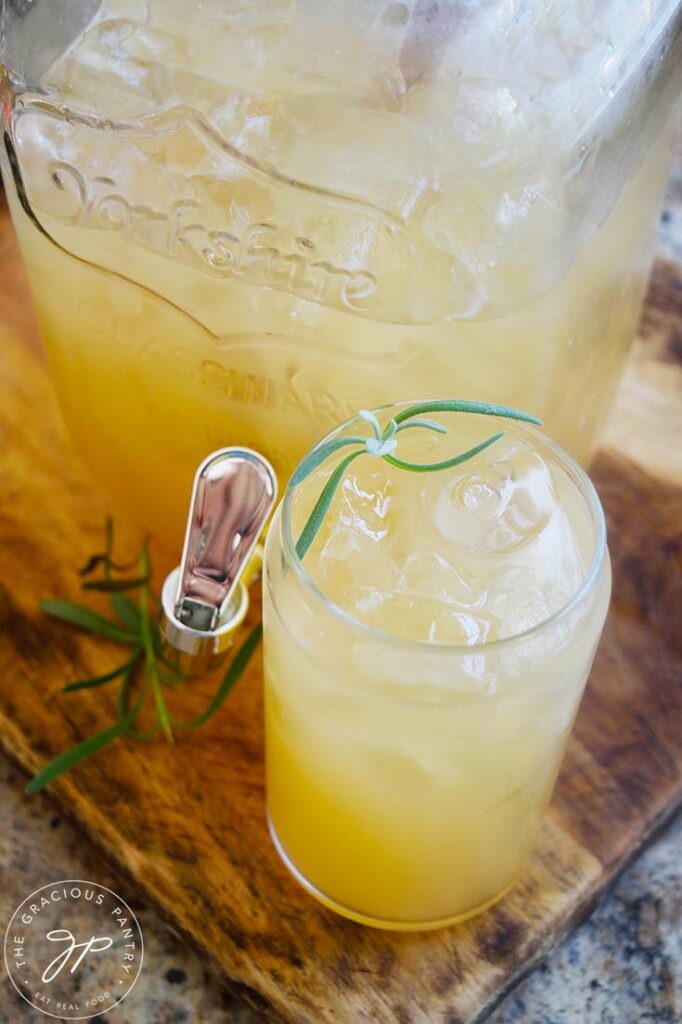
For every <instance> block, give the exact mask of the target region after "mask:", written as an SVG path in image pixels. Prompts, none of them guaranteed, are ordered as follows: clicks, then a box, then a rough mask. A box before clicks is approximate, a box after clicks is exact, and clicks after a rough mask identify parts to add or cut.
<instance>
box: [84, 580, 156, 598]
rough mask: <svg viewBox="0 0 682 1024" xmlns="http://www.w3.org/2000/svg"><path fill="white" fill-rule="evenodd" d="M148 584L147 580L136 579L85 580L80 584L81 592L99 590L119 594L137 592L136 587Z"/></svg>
mask: <svg viewBox="0 0 682 1024" xmlns="http://www.w3.org/2000/svg"><path fill="white" fill-rule="evenodd" d="M147 582H148V578H146V579H145V578H143V577H141V576H140V577H138V578H136V579H128V580H126V579H119V580H112V579H109V580H87V581H86V582H85V583H82V584H81V586H82V587H83V590H101V591H103V592H104V593H111V594H114V593H119V592H121V591H124V590H137V589H138V587H141V586H143V584H145V583H147Z"/></svg>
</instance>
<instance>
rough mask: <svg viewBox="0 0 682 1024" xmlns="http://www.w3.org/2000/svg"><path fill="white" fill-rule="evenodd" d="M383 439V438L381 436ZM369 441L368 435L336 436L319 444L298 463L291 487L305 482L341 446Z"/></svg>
mask: <svg viewBox="0 0 682 1024" xmlns="http://www.w3.org/2000/svg"><path fill="white" fill-rule="evenodd" d="M379 440H381V438H379ZM366 441H367V438H366V437H335V438H333V439H332V440H331V441H328V442H327V443H326V444H321V445H318V446H317V448H313V450H312V451H311V452H310V454H309V455H306V457H305V458H304V459H303V461H302V462H301V463H300V464H299V465H298V467H297V469H296V470H295V471H294V474H293V476H292V478H291V481H290V486H291V487H296V485H297V484H300V483H302V482H303V480H305V479H306V477H309V476H310V474H311V473H313V472H314V471H315V470H316V469H317V467H318V466H321V465H322V463H323V462H324V461H325V459H328V458H329V456H330V455H333V454H334V452H337V451H338V450H339V449H340V448H345V447H346V446H347V445H349V444H362V445H364V444H365V442H366Z"/></svg>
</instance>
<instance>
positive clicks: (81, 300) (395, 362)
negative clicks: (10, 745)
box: [0, 0, 682, 546]
mask: <svg viewBox="0 0 682 1024" xmlns="http://www.w3.org/2000/svg"><path fill="white" fill-rule="evenodd" d="M0 11H1V15H0V17H1V21H0V64H1V65H2V67H1V68H0V101H1V105H2V118H3V142H2V146H1V147H0V162H1V166H2V174H3V178H4V181H5V185H6V189H7V192H8V198H9V202H10V206H11V209H12V214H13V217H14V222H15V225H16V229H17V232H18V235H19V239H20V243H21V248H22V252H23V256H24V259H25V262H26V266H27V268H28V273H29V278H30V281H31V285H32V291H33V296H34V302H35V307H36V311H37V314H38V318H39V321H40V326H41V329H42V333H43V336H44V338H45V342H46V345H47V350H48V356H49V362H50V367H51V372H52V375H53V378H54V381H55V384H56V386H57V390H58V394H59V398H60V402H61V406H62V409H63V411H64V415H65V418H66V420H67V423H68V425H69V427H70V430H71V432H72V435H73V438H74V440H75V443H76V446H77V448H78V450H79V451H80V452H81V453H82V455H83V456H84V457H85V459H86V460H87V461H89V463H90V464H91V465H92V466H93V468H94V469H95V470H96V471H98V472H99V473H100V474H101V476H102V477H103V478H105V479H106V481H107V483H108V485H109V486H110V488H111V490H112V492H113V493H114V494H116V495H117V496H118V497H119V499H122V500H123V501H124V502H125V503H127V505H128V507H129V508H130V509H132V510H134V511H135V512H136V513H138V514H141V516H142V518H143V519H146V520H147V522H148V523H149V524H154V529H155V530H156V532H157V534H158V535H159V536H160V538H161V539H164V540H166V541H167V542H168V543H172V544H173V545H174V546H177V544H178V543H179V540H180V538H181V535H182V521H183V518H184V496H185V494H186V493H187V490H188V488H189V486H190V484H191V480H192V475H193V472H194V467H195V466H196V465H197V464H198V463H199V462H200V461H201V459H202V458H203V456H204V455H205V454H206V452H207V451H210V450H213V449H215V448H218V447H220V446H223V445H225V444H237V443H238V444H242V445H247V446H250V447H252V448H255V449H257V450H260V451H262V452H263V453H264V454H265V455H266V456H267V457H268V458H269V459H270V460H271V461H272V462H273V464H274V465H275V468H276V469H277V471H278V474H279V476H280V478H281V479H282V481H284V480H286V479H287V477H288V476H289V474H290V472H291V470H292V469H293V467H294V466H295V464H296V462H297V461H298V459H299V458H300V456H301V454H302V453H303V451H304V450H305V449H306V448H307V447H308V446H309V445H310V444H311V443H312V441H313V440H314V438H315V437H317V436H319V435H320V433H321V432H323V431H324V430H325V429H330V428H331V426H332V425H333V424H334V423H337V422H339V421H340V420H342V419H344V418H346V417H347V416H348V415H350V414H351V413H353V412H354V411H356V410H357V409H358V408H360V407H363V406H365V407H371V406H375V405H378V404H380V403H382V402H384V401H387V400H390V399H392V398H395V397H396V396H397V395H401V394H406V393H409V394H412V395H414V396H415V397H429V396H431V395H433V394H441V393H443V392H444V391H446V392H447V393H449V394H454V395H457V394H459V395H462V396H466V397H468V398H474V399H481V400H489V401H497V402H506V403H509V404H514V405H517V406H520V407H522V408H526V409H529V410H531V411H532V412H534V413H535V414H537V415H538V416H540V417H542V418H543V419H544V421H545V423H546V425H547V427H548V430H549V431H550V433H551V434H552V435H553V436H554V437H556V438H557V439H558V440H559V441H560V442H561V443H563V444H564V445H565V446H566V447H567V448H568V449H569V450H570V451H571V452H572V453H573V454H574V455H575V456H576V457H577V458H578V459H580V460H581V461H583V462H585V461H586V460H588V459H589V457H590V454H591V452H592V450H593V447H594V444H595V439H596V437H597V435H598V431H599V427H600V425H601V423H602V422H603V419H604V417H605V414H606V411H607V409H608V406H609V401H610V399H611V396H612V393H613V391H614V387H615V384H616V382H617V379H618V373H619V370H620V367H621V365H622V362H623V358H624V354H625V352H626V349H627V345H628V342H629V340H630V338H631V336H632V334H633V331H634V328H635V325H636V322H637V316H638V312H639V308H640V303H641V299H642V295H643V290H644V286H645V281H646V275H647V272H648V268H649V261H650V254H651V247H652V240H653V235H654V227H655V223H656V217H657V212H658V209H659V206H660V203H661V197H662V193H663V188H664V182H665V178H666V169H667V166H668V161H669V152H670V145H671V139H672V135H673V127H674V123H675V101H676V98H677V96H678V93H679V79H680V71H681V69H682V59H680V58H681V43H680V21H681V12H680V5H679V3H678V2H677V0H646V2H645V0H567V2H565V3H562V4H547V3H545V2H544V0H512V2H509V0H485V2H484V0H406V2H392V0H339V2H329V3H317V2H313V0H258V2H255V3H254V2H253V0H248V2H247V0H203V2H202V3H201V4H200V5H197V4H196V3H194V2H191V0H154V2H150V0H49V2H47V0H0Z"/></svg>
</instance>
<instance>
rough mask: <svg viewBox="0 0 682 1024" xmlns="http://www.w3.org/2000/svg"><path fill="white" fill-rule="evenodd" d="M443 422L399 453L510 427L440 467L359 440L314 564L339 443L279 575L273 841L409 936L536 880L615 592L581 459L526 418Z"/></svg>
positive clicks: (272, 681)
mask: <svg viewBox="0 0 682 1024" xmlns="http://www.w3.org/2000/svg"><path fill="white" fill-rule="evenodd" d="M404 408H405V406H390V407H388V408H384V409H382V410H378V411H377V415H378V417H379V420H380V425H381V427H382V428H383V427H385V426H386V425H387V423H388V422H389V418H390V417H391V416H396V413H399V412H400V411H401V409H404ZM429 417H430V418H434V419H436V420H439V421H440V424H441V426H447V427H448V428H452V429H451V438H450V439H448V438H443V437H442V436H436V435H435V434H433V435H432V437H431V438H430V440H427V441H425V440H424V435H426V434H428V431H427V430H424V429H420V430H419V431H412V432H410V434H409V435H408V434H402V433H401V434H400V447H399V450H398V452H396V455H398V457H399V458H400V459H401V460H404V459H407V460H408V461H411V462H413V463H414V462H419V463H438V462H439V461H440V460H441V459H449V458H451V457H452V456H453V455H455V454H457V453H458V452H461V451H463V450H466V449H469V448H473V447H474V445H478V444H479V443H480V442H482V441H483V440H484V439H485V438H487V437H489V436H490V435H494V434H495V433H496V431H498V430H500V429H506V436H504V437H501V438H499V439H498V440H497V441H496V442H495V443H494V444H492V445H491V446H490V447H488V448H487V449H486V450H485V451H483V452H481V453H479V454H478V455H477V456H476V457H475V458H474V459H472V460H470V461H467V462H465V463H463V464H461V465H459V466H457V467H453V468H446V469H444V470H441V471H438V472H432V473H426V472H422V473H412V472H406V471H405V470H404V469H401V468H394V466H393V465H388V464H387V463H385V462H383V461H382V460H381V459H377V458H371V457H370V456H369V454H367V453H366V452H363V453H362V454H361V456H360V457H359V458H357V459H356V460H355V461H353V463H352V465H348V466H347V467H346V470H345V473H344V475H343V479H342V482H341V484H340V485H339V486H338V488H337V490H336V493H335V496H334V499H333V502H332V504H331V506H330V508H329V511H328V512H327V514H326V517H325V520H324V522H323V524H322V527H321V529H320V531H319V533H318V535H317V537H316V538H315V540H314V541H313V543H312V544H311V545H310V547H309V549H308V550H307V551H306V552H305V553H304V554H303V557H300V553H301V551H302V547H301V545H300V544H299V538H300V537H301V536H302V533H303V526H304V524H305V522H306V519H307V517H308V515H309V514H310V511H311V509H312V508H313V505H314V504H315V502H316V500H317V498H318V496H319V495H320V494H321V493H322V492H323V489H324V488H325V487H326V486H327V484H328V481H330V480H331V478H332V473H333V471H334V470H335V469H336V467H337V466H339V464H340V462H341V459H342V458H344V457H348V456H346V453H347V452H352V451H353V447H348V446H339V447H338V448H337V449H336V451H335V452H333V453H332V454H331V455H329V456H328V458H327V459H326V460H325V461H324V462H322V463H321V465H320V467H319V468H318V469H316V470H315V471H314V472H313V473H312V474H311V475H310V476H309V477H307V478H306V479H304V480H303V481H302V482H300V483H298V482H297V481H296V478H294V484H295V486H290V487H289V488H288V489H287V492H286V494H285V497H284V500H283V502H282V504H281V506H280V508H279V510H278V512H277V514H276V516H275V519H274V520H273V525H272V527H271V529H270V531H269V534H268V539H267V545H266V552H265V574H264V586H263V629H264V632H263V642H264V666H265V727H266V765H267V804H268V818H269V823H270V828H271V832H272V836H273V839H274V841H275V844H276V846H277V848H278V850H279V852H280V855H281V856H282V858H283V860H284V861H285V863H286V864H287V866H288V867H289V869H290V870H291V871H292V873H293V874H294V875H295V876H296V878H297V879H298V880H299V882H301V883H302V884H303V885H304V887H305V888H306V889H307V890H308V891H309V892H311V893H312V894H313V895H314V896H316V897H317V898H318V899H319V900H321V901H322V902H323V903H325V904H326V905H327V906H329V907H331V908H332V909H335V910H336V911H338V912H339V913H342V914H344V915H346V916H348V917H352V918H354V919H356V920H359V921H362V922H363V923H365V924H373V925H377V926H380V927H385V928H398V929H405V930H410V929H423V928H431V927H439V926H442V925H445V924H449V923H452V922H454V921H457V920H461V919H463V918H465V917H468V916H470V915H472V914H474V913H478V912H479V911H481V910H483V909H484V908H485V907H487V906H489V905H490V904H491V903H493V902H495V900H497V899H499V898H500V896H502V895H503V894H504V892H505V891H506V890H507V889H508V888H509V886H510V885H511V884H512V882H513V881H514V879H515V878H516V876H517V875H518V873H519V871H520V869H521V867H522V865H523V862H524V860H525V858H526V856H527V855H528V851H529V849H530V847H531V846H532V844H533V842H534V840H535V837H536V834H537V830H538V828H539V824H540V821H541V818H542V815H543V813H544V811H545V808H546V806H547V803H548V801H549V799H550V796H551V793H552V789H553V787H554V783H555V780H556V777H557V773H558V771H559V767H560V765H561V761H562V758H563V753H564V749H565V745H566V742H567V739H568V736H569V734H570V731H571V727H572V724H573V721H574V718H575V714H576V711H577V708H578V705H579V703H580V699H581V696H582V692H583V688H584V686H585V682H586V679H587V676H588V674H589V671H590V667H591V665H592V659H593V657H594V653H595V649H596V647H597V644H598V642H599V637H600V635H601V631H602V627H603V625H604V620H605V617H606V612H607V608H608V604H609V596H610V591H611V570H610V562H609V556H608V551H607V548H606V531H605V525H604V516H603V512H602V509H601V506H600V504H599V499H598V498H597V495H596V493H595V491H594V488H593V486H592V484H591V483H590V481H589V478H588V477H587V475H586V474H585V473H584V471H583V470H581V469H580V467H579V466H578V465H577V464H576V463H575V462H573V460H572V459H571V458H570V457H569V456H568V455H567V453H566V452H565V451H563V450H561V449H560V448H558V447H557V446H556V445H554V444H553V443H552V442H551V441H548V440H547V438H546V437H544V436H543V434H542V433H541V432H540V431H539V430H536V429H533V428H530V427H526V426H525V425H524V426H519V425H517V424H507V423H505V422H504V421H500V420H493V419H492V418H489V417H482V416H478V415H477V416H470V415H467V416H462V415H459V416H456V417H453V416H452V415H442V414H441V415H434V414H432V413H430V412H429ZM366 429H367V423H366V422H362V421H361V420H360V419H359V418H355V419H354V420H351V421H350V422H349V423H348V424H346V425H345V426H344V427H341V428H339V429H338V430H337V431H335V432H334V433H333V434H332V435H330V437H328V438H326V439H325V441H322V442H321V443H320V447H322V445H324V444H325V442H326V441H329V440H331V439H332V438H333V439H334V440H341V439H348V438H355V437H356V436H357V435H362V434H364V433H365V432H366ZM396 436H397V435H396ZM451 444H452V445H453V446H452V447H450V445H451ZM410 445H412V448H410ZM427 446H428V447H427Z"/></svg>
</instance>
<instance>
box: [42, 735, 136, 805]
mask: <svg viewBox="0 0 682 1024" xmlns="http://www.w3.org/2000/svg"><path fill="white" fill-rule="evenodd" d="M127 727H128V721H127V720H126V719H119V721H118V722H115V723H114V725H112V726H110V727H109V728H108V729H105V730H104V731H103V732H99V733H97V735H96V736H91V737H90V739H87V740H83V741H82V742H81V743H76V745H75V746H73V747H71V748H70V749H69V750H66V751H65V752H64V753H63V754H59V755H58V756H57V757H55V758H54V760H52V761H50V763H49V764H48V765H46V767H45V768H43V770H42V772H39V773H38V775H36V777H35V778H34V779H31V781H30V782H29V784H28V785H27V787H26V792H27V793H29V794H30V793H37V792H38V791H39V790H41V789H43V788H44V787H45V786H47V785H48V783H50V782H52V781H53V779H56V778H57V776H58V775H61V774H62V773H63V772H67V771H69V769H70V768H73V766H74V765H76V764H78V762H79V761H82V760H83V758H85V757H89V756H90V754H94V753H95V752H96V751H97V750H101V749H102V747H105V746H106V745H107V743H111V742H112V740H115V739H116V738H117V737H118V736H120V735H121V733H123V732H125V731H126V729H127Z"/></svg>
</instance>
